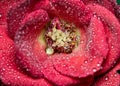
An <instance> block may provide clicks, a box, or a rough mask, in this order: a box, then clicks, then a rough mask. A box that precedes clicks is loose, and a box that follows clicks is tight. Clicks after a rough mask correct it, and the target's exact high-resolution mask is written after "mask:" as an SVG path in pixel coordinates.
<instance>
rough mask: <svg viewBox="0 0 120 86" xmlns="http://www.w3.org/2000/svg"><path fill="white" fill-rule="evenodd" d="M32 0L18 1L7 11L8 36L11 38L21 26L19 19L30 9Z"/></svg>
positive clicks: (32, 3)
mask: <svg viewBox="0 0 120 86" xmlns="http://www.w3.org/2000/svg"><path fill="white" fill-rule="evenodd" d="M34 3H35V1H34V0H22V1H20V2H19V3H15V4H14V5H13V6H11V8H10V9H9V11H8V14H7V23H8V31H9V35H10V37H11V38H12V39H13V38H14V36H15V33H16V31H17V30H18V28H19V27H20V26H21V21H22V20H23V19H24V17H25V15H26V14H28V13H30V12H31V11H32V7H33V5H34Z"/></svg>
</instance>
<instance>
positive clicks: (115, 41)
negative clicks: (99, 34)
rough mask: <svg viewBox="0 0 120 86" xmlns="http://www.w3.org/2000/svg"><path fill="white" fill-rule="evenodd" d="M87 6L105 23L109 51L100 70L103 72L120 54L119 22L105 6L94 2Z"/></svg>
mask: <svg viewBox="0 0 120 86" xmlns="http://www.w3.org/2000/svg"><path fill="white" fill-rule="evenodd" d="M88 6H89V8H90V9H91V10H93V12H94V13H95V15H97V16H99V17H100V18H101V19H102V21H103V22H105V24H106V26H105V28H106V33H107V38H108V46H109V52H108V56H107V59H106V61H105V62H104V64H103V69H102V71H101V73H104V72H106V71H107V70H108V69H110V68H111V66H113V65H114V64H115V63H116V61H117V59H118V58H119V55H120V54H119V52H120V23H119V21H118V19H117V18H116V17H115V16H114V14H112V13H111V12H110V11H109V10H107V9H106V8H104V7H102V6H100V5H96V4H94V5H93V4H90V5H88ZM98 9H99V10H98Z"/></svg>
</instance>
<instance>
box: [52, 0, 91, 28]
mask: <svg viewBox="0 0 120 86" xmlns="http://www.w3.org/2000/svg"><path fill="white" fill-rule="evenodd" d="M51 3H52V5H53V7H54V8H55V9H56V11H55V12H56V14H57V15H58V17H61V18H63V19H64V20H66V21H69V22H72V23H75V24H76V25H77V26H80V25H86V24H88V23H89V21H90V18H91V12H90V10H89V9H88V8H86V6H85V5H84V3H83V2H82V1H80V0H74V1H73V0H51Z"/></svg>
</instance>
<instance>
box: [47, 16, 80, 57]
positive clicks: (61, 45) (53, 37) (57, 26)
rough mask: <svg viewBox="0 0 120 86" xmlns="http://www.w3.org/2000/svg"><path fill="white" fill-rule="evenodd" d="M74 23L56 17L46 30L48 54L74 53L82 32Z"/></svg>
mask: <svg viewBox="0 0 120 86" xmlns="http://www.w3.org/2000/svg"><path fill="white" fill-rule="evenodd" d="M77 30H78V29H77V28H76V26H75V25H74V24H69V23H67V22H65V21H63V20H60V19H59V18H54V19H52V20H51V21H50V23H49V24H48V26H47V28H46V31H45V42H46V45H47V46H46V54H49V55H51V54H54V53H67V54H68V53H72V51H73V49H74V48H76V47H77V46H78V44H79V41H80V34H79V33H78V32H79V31H77Z"/></svg>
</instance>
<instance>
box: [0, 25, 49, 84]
mask: <svg viewBox="0 0 120 86" xmlns="http://www.w3.org/2000/svg"><path fill="white" fill-rule="evenodd" d="M0 43H1V44H0V79H1V80H2V82H4V84H6V85H11V86H51V85H50V84H49V82H48V81H47V80H45V79H39V80H36V79H32V78H31V77H28V76H27V75H26V74H24V73H23V72H22V71H20V69H19V68H18V67H17V65H16V64H15V47H14V42H13V41H12V40H11V39H10V38H9V37H8V36H7V34H6V32H5V28H3V27H1V26H0Z"/></svg>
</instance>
